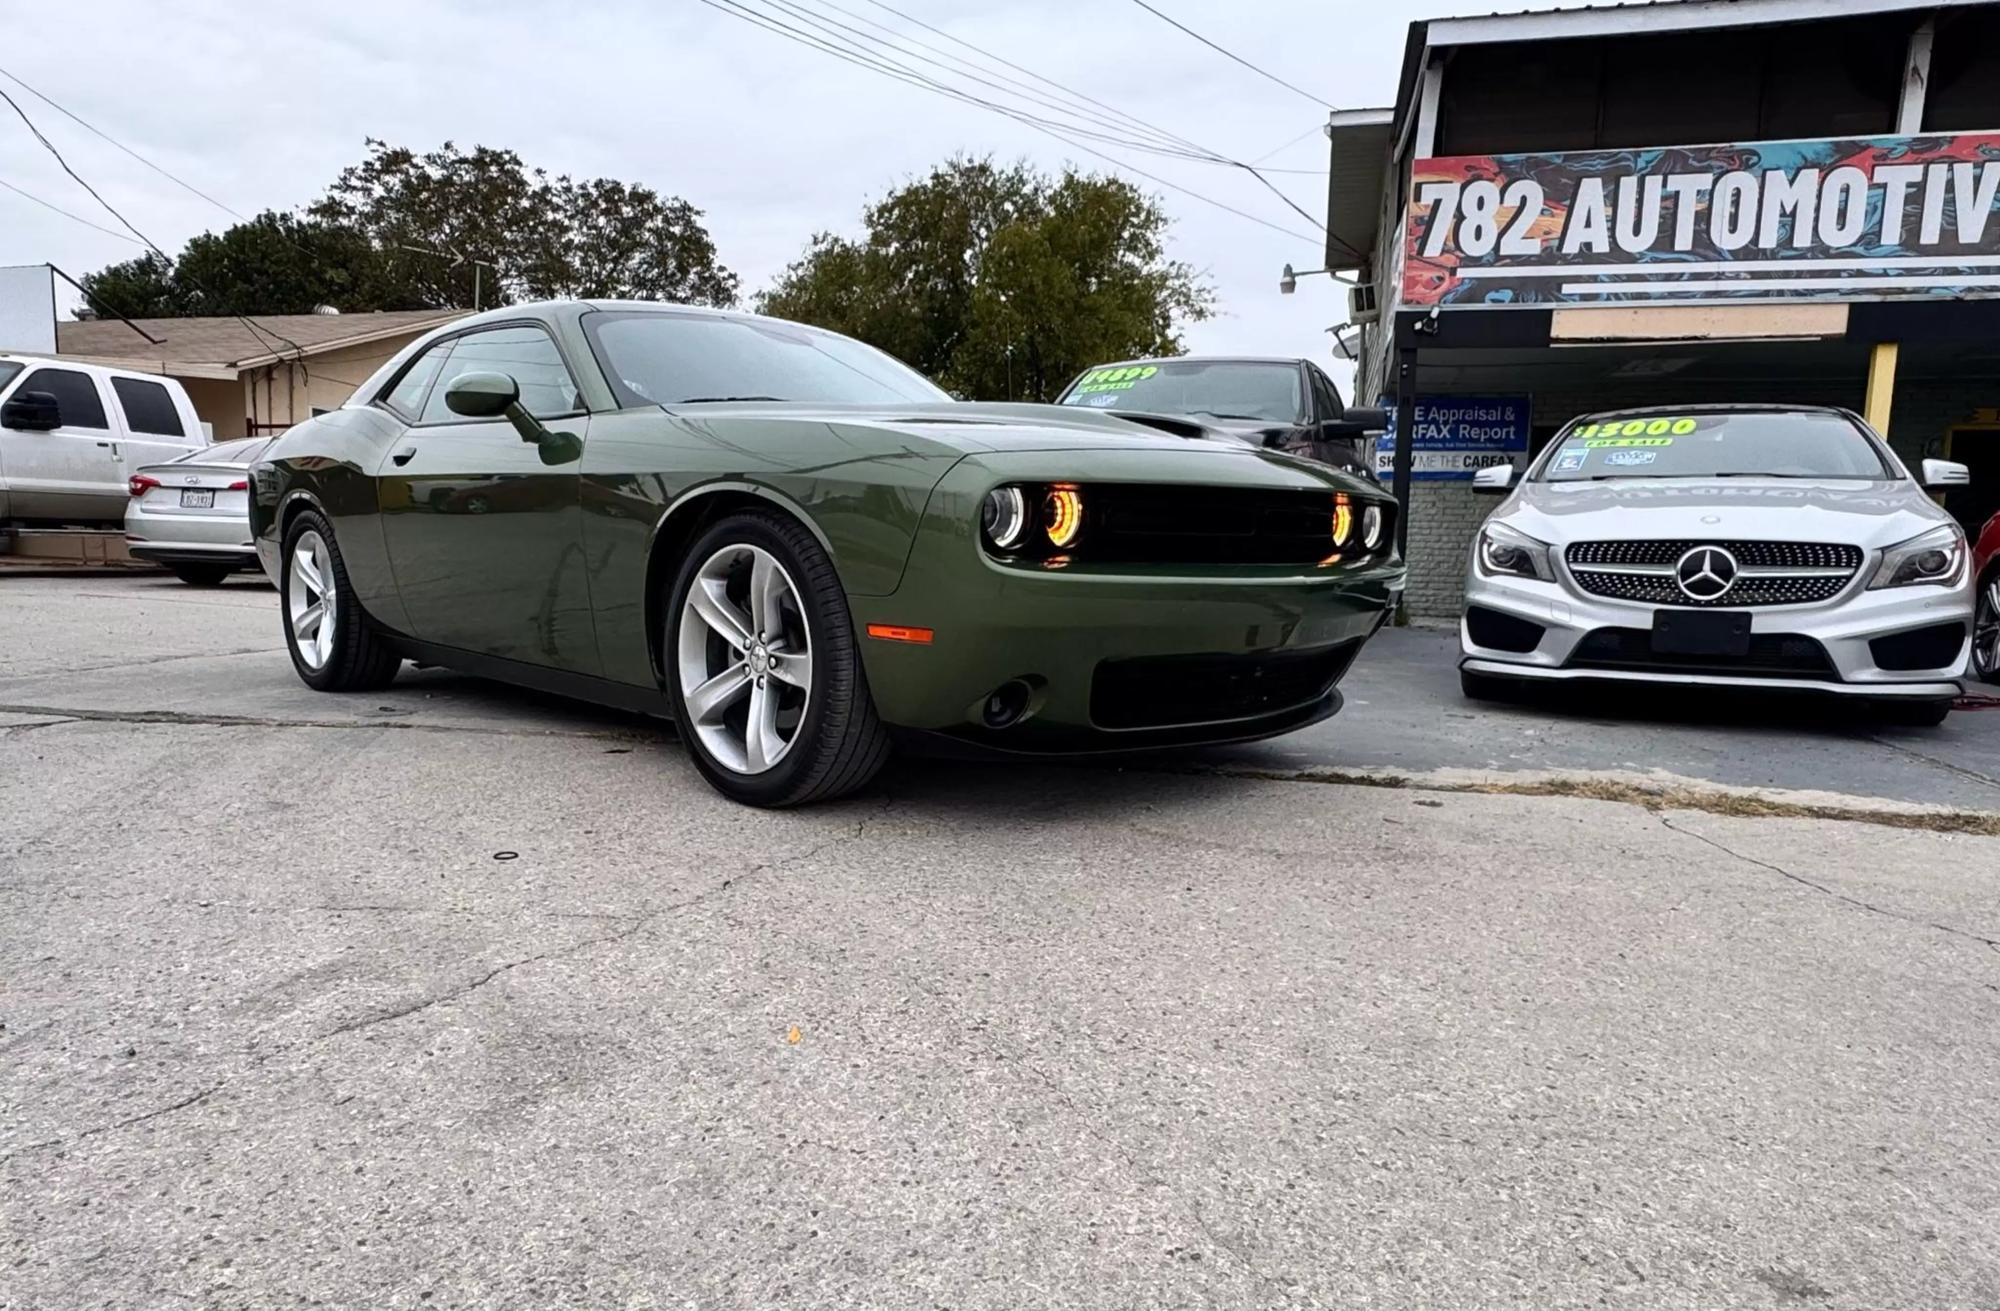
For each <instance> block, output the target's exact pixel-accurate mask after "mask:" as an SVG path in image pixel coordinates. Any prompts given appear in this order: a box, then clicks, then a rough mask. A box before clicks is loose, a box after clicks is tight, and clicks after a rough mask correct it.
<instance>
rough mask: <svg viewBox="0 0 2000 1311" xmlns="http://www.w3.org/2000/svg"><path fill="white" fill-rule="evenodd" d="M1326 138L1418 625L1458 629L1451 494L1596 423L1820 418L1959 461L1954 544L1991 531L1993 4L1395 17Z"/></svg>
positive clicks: (1997, 472) (1857, 3)
mask: <svg viewBox="0 0 2000 1311" xmlns="http://www.w3.org/2000/svg"><path fill="white" fill-rule="evenodd" d="M1328 135H1329V137H1330V138H1331V141H1332V159H1331V176H1330V179H1329V188H1328V207H1327V209H1328V214H1327V254H1326V263H1327V266H1328V268H1329V269H1331V270H1333V271H1334V272H1335V273H1336V274H1337V275H1341V276H1345V277H1347V278H1350V279H1352V281H1353V282H1354V283H1356V284H1357V285H1355V286H1354V287H1353V288H1352V290H1351V292H1350V302H1351V307H1352V310H1353V313H1352V318H1353V319H1354V321H1355V322H1356V323H1358V324H1360V325H1361V328H1360V337H1359V341H1358V344H1357V345H1356V347H1355V355H1356V359H1357V375H1356V380H1355V386H1354V394H1355V396H1356V397H1357V398H1363V397H1365V398H1369V399H1370V400H1374V399H1377V398H1379V399H1380V402H1381V403H1382V404H1384V405H1389V406H1393V407H1395V409H1396V412H1397V415H1398V421H1397V422H1396V424H1395V431H1394V433H1393V436H1391V437H1387V438H1384V440H1383V445H1382V448H1381V450H1380V451H1379V452H1378V469H1379V476H1380V477H1381V478H1382V479H1383V480H1384V481H1385V482H1390V481H1395V482H1396V483H1397V485H1398V494H1399V496H1402V497H1404V498H1406V504H1407V506H1408V513H1407V514H1406V515H1405V516H1404V524H1405V531H1406V532H1407V533H1408V541H1407V546H1406V550H1407V554H1408V558H1409V565H1410V590H1409V596H1408V604H1409V608H1410V610H1411V612H1412V613H1413V614H1417V615H1428V616H1433V617H1447V616H1456V615H1457V613H1458V612H1459V609H1460V604H1461V599H1462V592H1463V576H1464V569H1465V561H1466V555H1467V551H1468V550H1469V548H1470V545H1471V541H1472V537H1473V535H1474V533H1475V532H1476V531H1477V529H1478V525H1479V523H1480V522H1481V520H1483V519H1484V517H1485V515H1486V513H1487V512H1488V511H1489V510H1491V509H1492V508H1493V504H1494V502H1493V501H1492V500H1491V499H1488V498H1479V497H1475V495H1474V494H1473V492H1472V484H1471V478H1472V473H1473V471H1474V470H1475V469H1477V468H1479V467H1482V466H1484V465H1487V464H1492V463H1496V462H1503V461H1512V462H1514V463H1516V464H1517V465H1519V464H1522V463H1524V462H1525V461H1526V459H1527V458H1528V457H1529V455H1530V454H1532V453H1533V452H1535V451H1538V450H1540V449H1541V447H1542V446H1543V445H1544V444H1546V443H1547V442H1548V440H1549V439H1550V438H1551V437H1552V436H1553V435H1554V433H1555V432H1556V430H1557V429H1558V428H1560V427H1561V426H1562V424H1563V423H1564V422H1565V421H1567V420H1569V419H1570V418H1572V417H1574V416H1576V415H1578V414H1582V413H1587V412H1589V411H1593V410H1599V409H1608V408H1613V407H1623V406H1635V405H1679V404H1691V403H1698V402H1714V401H1758V402H1807V403H1814V404H1831V405H1843V406H1847V407H1848V408H1850V409H1853V410H1856V411H1858V412H1861V413H1863V414H1865V415H1866V416H1867V417H1868V419H1869V420H1870V421H1871V422H1872V423H1873V424H1874V425H1875V426H1876V427H1877V428H1878V429H1879V430H1881V431H1882V432H1884V433H1885V434H1886V435H1887V436H1888V438H1889V440H1890V442H1891V443H1892V445H1894V447H1895V448H1896V450H1897V452H1898V453H1899V454H1900V455H1902V456H1903V458H1904V459H1905V461H1906V462H1914V461H1915V460H1917V459H1920V458H1922V457H1924V456H1938V457H1943V458H1948V459H1953V460H1958V461H1961V462H1963V463H1965V464H1967V465H1969V466H1970V467H1971V470H1972V483H1971V485H1970V486H1969V487H1966V488H1963V489H1955V490H1954V491H1953V492H1952V493H1951V494H1950V497H1949V499H1948V500H1947V501H1946V506H1947V508H1948V509H1950V510H1951V511H1952V513H1953V514H1954V515H1956V516H1957V517H1958V518H1959V520H1960V521H1961V522H1963V523H1965V524H1967V525H1970V526H1975V527H1976V525H1977V524H1979V523H1981V522H1983V521H1984V519H1985V518H1986V517H1987V516H1989V515H1991V514H1992V513H1993V512H1994V511H1995V510H1996V509H2000V213H1996V208H2000V205H1996V202H2000V4H1996V3H1984V4H1971V3H1968V4H1951V3H1938V2H1937V0H1928V2H1927V3H1907V2H1901V0H1676V2H1660V3H1651V4H1629V5H1610V6H1598V7H1592V8H1582V9H1570V10H1562V11H1555V12H1544V13H1522V14H1494V15H1489V16H1484V17H1476V18H1463V19H1459V18H1453V19H1440V20H1435V21H1431V22H1418V23H1413V24H1411V26H1410V32H1409V41H1408V44H1407V47H1406V50H1405V53H1404V59H1403V67H1402V74H1401V81H1400V85H1399V89H1398V92H1397V97H1396V104H1395V106H1394V107H1393V108H1391V109H1372V110H1352V111H1341V112H1336V113H1335V114H1334V115H1333V116H1332V120H1331V122H1330V125H1329V130H1328ZM1402 415H1414V419H1415V421H1414V422H1409V423H1405V422H1403V421H1402V420H1401V416H1402Z"/></svg>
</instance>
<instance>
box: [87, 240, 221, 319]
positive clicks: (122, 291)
mask: <svg viewBox="0 0 2000 1311" xmlns="http://www.w3.org/2000/svg"><path fill="white" fill-rule="evenodd" d="M83 289H84V291H85V292H86V293H87V294H88V296H89V299H90V306H91V308H92V309H93V310H96V311H97V312H98V313H100V314H103V313H113V314H123V315H124V316H125V317H126V318H128V319H166V318H174V317H177V316H179V315H183V314H192V313H195V312H196V311H194V310H191V309H189V308H188V307H187V301H186V298H185V297H184V296H182V294H181V288H180V287H179V285H177V284H176V283H175V282H174V266H173V264H172V263H171V262H169V261H168V260H167V258H166V257H165V256H164V255H156V254H154V253H153V252H152V251H150V250H149V251H147V252H146V253H145V254H143V255H140V256H139V257H137V258H136V259H128V260H121V261H119V262H118V263H116V264H107V265H105V266H104V267H103V268H101V269H99V270H98V271H97V272H95V273H86V274H84V275H83Z"/></svg>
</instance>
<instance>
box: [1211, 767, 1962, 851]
mask: <svg viewBox="0 0 2000 1311" xmlns="http://www.w3.org/2000/svg"><path fill="white" fill-rule="evenodd" d="M1202 772H1204V773H1213V774H1224V775H1228V776H1229V777H1231V778H1260V779H1268V780H1270V781H1273V782H1279V783H1332V784H1338V785H1342V786H1346V787H1369V788H1406V789H1411V790H1416V791H1423V792H1456V793H1462V794H1472V795H1478V796H1510V797H1579V798H1582V799H1584V800H1586V801H1616V802H1622V803H1624V804H1626V805H1633V806H1643V807H1645V808H1646V809H1648V810H1654V811H1660V810H1700V811H1706V812H1708V813H1709V814H1711V815H1733V816H1736V817H1738V818H1744V819H1831V820H1841V821H1844V822H1848V823H1856V824H1879V825H1881V826H1883V827H1885V828H1901V829H1920V830H1923V831H1925V832H1930V833H1969V834H1972V835H1974V836H1977V837H1986V838H1992V837H2000V814H1994V813H1992V812H1988V811H1976V810H1895V809H1889V808H1886V807H1883V808H1877V807H1872V806H1841V805H1821V804H1813V803H1806V802H1797V801H1782V800H1778V799H1776V798H1772V797H1764V796H1758V795H1756V794H1754V793H1744V792H1732V791H1728V790H1726V789H1722V788H1701V787H1689V786H1687V785H1685V784H1657V785H1655V784H1648V783H1639V782H1633V781H1631V780H1628V779H1616V778H1593V777H1590V776H1588V775H1575V776H1557V777H1553V778H1534V779H1522V780H1520V781H1519V782H1507V781H1500V780H1491V781H1487V780H1467V781H1464V782H1453V781H1451V780H1446V779H1420V778H1412V777H1410V776H1408V775H1403V774H1360V773H1349V772H1345V771H1341V770H1322V769H1313V770H1296V771H1295V770H1279V769H1238V768H1223V769H1211V770H1204V771H1202Z"/></svg>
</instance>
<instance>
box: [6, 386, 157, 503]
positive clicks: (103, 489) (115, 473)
mask: <svg viewBox="0 0 2000 1311" xmlns="http://www.w3.org/2000/svg"><path fill="white" fill-rule="evenodd" d="M31 391H38V392H47V393H48V394H49V395H51V396H54V397H55V398H56V405H57V406H58V407H59V409H60V412H61V415H62V423H61V424H60V425H59V426H57V427H55V428H52V429H50V430H48V431H47V432H39V431H28V430H23V429H18V428H10V429H8V430H7V432H6V434H5V438H4V440H5V441H6V443H7V456H6V461H7V483H8V486H9V488H10V490H11V492H12V498H11V499H12V502H13V507H12V510H11V513H12V514H13V516H14V517H15V518H17V519H38V520H43V521H50V522H61V523H122V522H123V521H124V517H125V500H126V493H125V474H124V469H123V466H122V465H121V464H120V463H119V459H118V444H117V434H116V433H114V432H113V431H112V429H111V420H110V415H109V413H108V412H107V411H106V409H105V404H104V395H103V393H102V392H100V391H99V390H98V386H97V380H96V379H95V378H92V377H91V376H90V374H89V373H87V372H85V371H84V370H82V369H63V368H57V367H54V366H52V365H41V366H38V367H35V368H32V369H29V370H28V371H27V372H26V373H24V374H22V375H21V377H20V378H18V379H16V380H15V383H14V385H13V387H11V388H9V389H8V390H7V392H6V396H8V397H11V396H19V395H21V394H23V393H25V392H31ZM0 400H4V397H0Z"/></svg>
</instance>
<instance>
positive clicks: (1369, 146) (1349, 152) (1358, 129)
mask: <svg viewBox="0 0 2000 1311" xmlns="http://www.w3.org/2000/svg"><path fill="white" fill-rule="evenodd" d="M1394 131H1395V111H1394V110H1390V109H1337V110H1335V111H1334V112H1333V113H1331V114H1329V115H1328V116H1327V121H1326V135H1327V141H1328V152H1329V153H1328V160H1327V173H1326V266H1327V267H1328V268H1329V269H1333V270H1335V271H1338V272H1345V271H1347V270H1349V269H1360V268H1365V267H1367V264H1368V261H1369V259H1370V257H1372V256H1373V255H1374V253H1375V239H1376V236H1377V229H1378V228H1379V227H1380V226H1381V222H1382V188H1383V185H1384V183H1385V181H1386V180H1387V178H1388V175H1389V143H1390V137H1391V134H1392V133H1393V132H1394Z"/></svg>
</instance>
